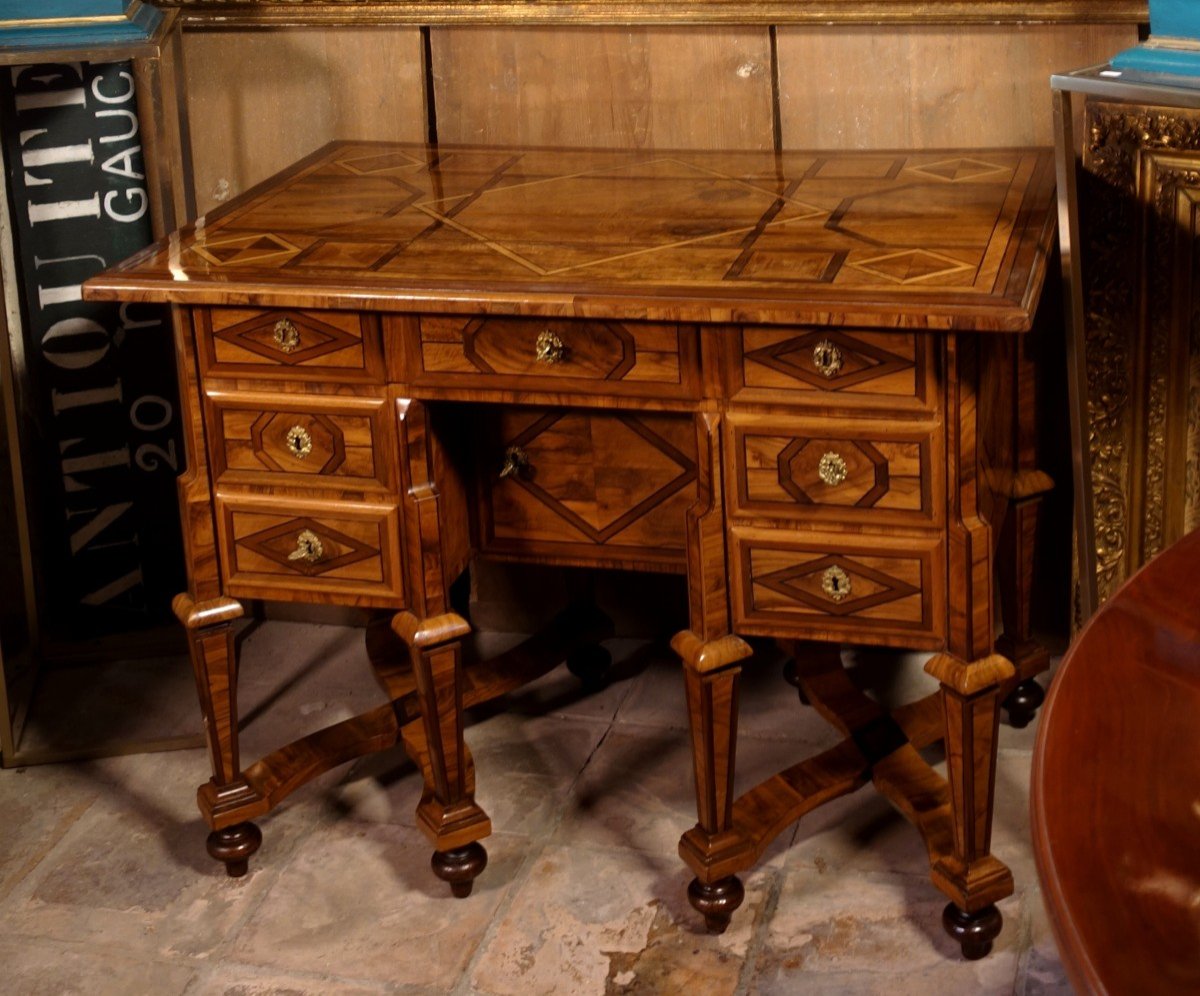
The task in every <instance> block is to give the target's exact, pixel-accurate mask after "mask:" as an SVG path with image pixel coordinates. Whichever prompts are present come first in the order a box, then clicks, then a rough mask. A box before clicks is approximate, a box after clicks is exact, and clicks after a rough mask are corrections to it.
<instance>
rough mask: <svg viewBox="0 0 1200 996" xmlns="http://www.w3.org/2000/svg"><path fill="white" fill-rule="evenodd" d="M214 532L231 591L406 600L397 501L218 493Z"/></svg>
mask: <svg viewBox="0 0 1200 996" xmlns="http://www.w3.org/2000/svg"><path fill="white" fill-rule="evenodd" d="M281 509H286V511H281ZM217 533H218V542H219V544H220V549H221V573H222V578H223V580H224V583H225V589H226V591H227V592H228V593H229V594H230V595H233V596H234V597H249V598H271V599H277V600H280V601H293V602H304V601H310V602H311V601H316V602H321V601H327V600H329V599H328V596H330V595H333V596H337V600H338V601H339V603H341V604H358V605H375V606H381V607H391V606H399V605H401V604H403V603H402V598H401V595H402V580H401V570H400V533H399V517H398V514H397V509H396V506H395V505H382V504H380V505H375V504H368V503H359V502H354V503H350V502H347V503H338V504H332V503H326V502H310V501H302V500H299V499H295V498H287V499H281V498H260V497H255V496H250V495H220V496H218V498H217Z"/></svg>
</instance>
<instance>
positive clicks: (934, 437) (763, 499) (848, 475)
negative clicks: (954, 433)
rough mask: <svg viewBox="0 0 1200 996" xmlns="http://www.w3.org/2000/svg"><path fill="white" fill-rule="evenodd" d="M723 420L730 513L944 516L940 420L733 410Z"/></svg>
mask: <svg viewBox="0 0 1200 996" xmlns="http://www.w3.org/2000/svg"><path fill="white" fill-rule="evenodd" d="M726 425H727V437H726V438H727V444H726V445H727V452H728V454H729V457H728V460H729V467H728V470H727V477H728V482H729V498H728V501H729V510H730V514H731V515H734V516H743V517H765V518H771V519H804V520H811V521H814V522H820V521H826V522H861V523H863V524H868V525H886V524H889V523H895V524H909V525H912V524H927V525H940V524H941V522H942V521H943V520H944V518H945V504H946V501H945V457H944V453H943V442H942V438H943V433H942V429H941V426H940V425H938V424H937V423H929V422H926V423H913V424H912V425H911V426H904V425H902V424H898V423H897V422H895V421H891V422H881V421H876V420H867V419H841V420H834V419H829V418H826V419H820V420H818V419H807V420H806V419H779V418H777V417H774V416H770V417H767V416H761V417H760V416H754V415H732V416H730V417H729V419H728V421H727V423H726Z"/></svg>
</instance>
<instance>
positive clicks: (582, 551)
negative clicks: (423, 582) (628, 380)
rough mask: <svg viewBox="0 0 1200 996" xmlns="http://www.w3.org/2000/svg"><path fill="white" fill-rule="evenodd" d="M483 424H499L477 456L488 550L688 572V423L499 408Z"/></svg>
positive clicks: (692, 469)
mask: <svg viewBox="0 0 1200 996" xmlns="http://www.w3.org/2000/svg"><path fill="white" fill-rule="evenodd" d="M481 422H485V423H486V424H490V426H491V431H490V432H489V434H488V438H487V441H486V442H484V444H483V445H482V446H481V448H480V451H479V480H480V485H481V492H482V493H481V500H480V520H481V522H480V530H479V535H480V537H481V549H482V552H484V553H488V554H494V555H502V556H506V557H509V558H517V559H531V560H542V561H547V562H561V563H588V564H597V565H602V566H603V565H607V566H614V567H619V566H641V567H647V568H650V569H655V568H657V569H660V570H680V571H682V570H683V569H684V567H685V562H686V553H685V547H686V536H685V524H686V517H687V510H688V508H690V507H691V506H692V505H693V504H694V503H695V500H696V431H695V428H694V426H693V424H692V420H691V418H690V417H689V416H678V415H676V416H670V415H647V414H640V413H639V414H637V415H633V414H629V415H626V414H613V413H593V412H588V411H580V410H575V409H565V410H564V409H551V410H547V409H515V410H514V409H498V410H495V411H494V412H490V413H489V415H488V416H487V417H486V420H481ZM502 474H503V476H501V475H502Z"/></svg>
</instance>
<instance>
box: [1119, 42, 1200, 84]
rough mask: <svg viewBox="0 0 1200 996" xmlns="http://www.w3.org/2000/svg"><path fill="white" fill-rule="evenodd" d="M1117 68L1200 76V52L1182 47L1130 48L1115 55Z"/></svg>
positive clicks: (1172, 74)
mask: <svg viewBox="0 0 1200 996" xmlns="http://www.w3.org/2000/svg"><path fill="white" fill-rule="evenodd" d="M1112 64H1113V66H1114V67H1116V68H1117V69H1124V70H1135V71H1137V72H1139V73H1166V74H1168V75H1171V76H1196V77H1200V52H1195V51H1190V50H1188V49H1182V48H1128V49H1126V50H1125V51H1124V52H1121V53H1119V54H1118V55H1116V56H1114V57H1113V60H1112Z"/></svg>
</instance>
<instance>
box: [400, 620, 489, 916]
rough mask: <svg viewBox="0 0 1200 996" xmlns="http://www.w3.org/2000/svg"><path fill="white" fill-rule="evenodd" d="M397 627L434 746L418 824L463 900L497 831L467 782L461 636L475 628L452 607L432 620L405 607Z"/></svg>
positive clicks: (438, 871)
mask: <svg viewBox="0 0 1200 996" xmlns="http://www.w3.org/2000/svg"><path fill="white" fill-rule="evenodd" d="M392 628H393V629H394V630H395V632H396V635H397V636H399V637H400V639H401V640H403V641H404V644H405V646H406V647H407V648H408V653H409V657H410V659H411V661H412V668H413V677H414V680H415V681H416V685H417V695H418V697H419V699H420V702H421V721H422V725H423V727H424V730H425V739H426V743H427V747H428V752H429V768H428V773H427V780H426V784H425V790H424V793H423V794H422V796H421V802H420V804H419V805H418V806H417V824H418V825H419V826H420V827H421V829H422V830H423V831H424V832H425V834H426V836H428V837H429V839H430V840H431V841H433V845H434V848H435V850H434V852H433V858H432V860H431V864H432V866H433V872H434V874H435V875H437V877H438V878H440V879H442V881H444V882H448V883H449V884H450V891H451V892H452V893H453V894H454V895H455V896H457V897H459V898H463V897H465V896H469V895H470V894H471V887H472V885H473V883H474V881H475V878H476V876H477V875H479V873H480V872H482V871H483V869H484V868H485V867H486V866H487V852H486V851H485V850H484V849H483V846H482V845H481V844H480V843H479V840H480V839H481V838H483V837H486V836H487V835H488V834H490V833H491V832H492V824H491V821H490V820H489V819H488V817H487V814H486V813H485V812H484V811H483V810H482V809H481V808H480V807H479V805H478V804H477V803H476V802H475V798H474V794H473V792H472V791H471V788H470V787H469V785H468V777H467V765H468V762H467V754H466V748H465V746H464V744H463V725H462V644H461V642H460V641H461V639H462V637H464V636H466V635H467V634H468V633H469V632H470V631H471V627H470V625H469V624H468V623H467V622H466V620H465V619H463V618H462V617H461V616H458V615H456V614H455V613H452V612H449V613H446V614H445V615H441V616H435V617H433V618H430V619H418V618H417V617H416V616H414V615H413V614H412V613H411V612H400V613H398V614H397V615H396V617H395V618H394V619H393V620H392Z"/></svg>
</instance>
